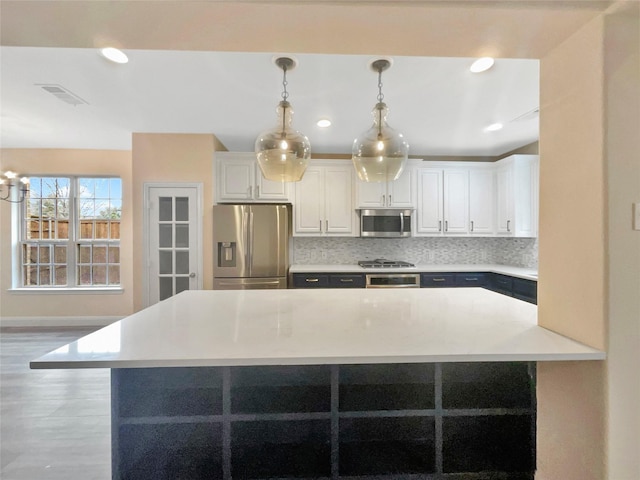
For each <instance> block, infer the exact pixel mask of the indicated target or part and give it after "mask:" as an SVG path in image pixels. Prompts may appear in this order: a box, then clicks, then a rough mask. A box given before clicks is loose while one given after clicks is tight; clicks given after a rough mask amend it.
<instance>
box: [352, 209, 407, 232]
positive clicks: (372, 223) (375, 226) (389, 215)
mask: <svg viewBox="0 0 640 480" xmlns="http://www.w3.org/2000/svg"><path fill="white" fill-rule="evenodd" d="M412 215H413V210H412V209H399V208H377V209H362V210H360V236H361V237H383V238H396V237H410V236H411V218H412Z"/></svg>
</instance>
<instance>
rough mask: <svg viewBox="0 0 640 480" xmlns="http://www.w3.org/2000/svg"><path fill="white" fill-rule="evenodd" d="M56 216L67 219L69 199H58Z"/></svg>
mask: <svg viewBox="0 0 640 480" xmlns="http://www.w3.org/2000/svg"><path fill="white" fill-rule="evenodd" d="M56 206H57V212H56V217H57V218H61V219H69V200H68V199H67V200H58V202H57V204H56Z"/></svg>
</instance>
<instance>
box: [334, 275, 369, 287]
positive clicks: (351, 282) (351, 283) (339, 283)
mask: <svg viewBox="0 0 640 480" xmlns="http://www.w3.org/2000/svg"><path fill="white" fill-rule="evenodd" d="M329 286H330V287H332V288H364V287H365V281H364V275H358V274H354V275H351V274H345V273H340V274H330V275H329Z"/></svg>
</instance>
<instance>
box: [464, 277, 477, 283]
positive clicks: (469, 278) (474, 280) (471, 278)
mask: <svg viewBox="0 0 640 480" xmlns="http://www.w3.org/2000/svg"><path fill="white" fill-rule="evenodd" d="M464 279H465V281H467V282H477V281H478V279H477V278H476V277H464Z"/></svg>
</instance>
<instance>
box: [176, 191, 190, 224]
mask: <svg viewBox="0 0 640 480" xmlns="http://www.w3.org/2000/svg"><path fill="white" fill-rule="evenodd" d="M176 221H178V222H188V221H189V197H176Z"/></svg>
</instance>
